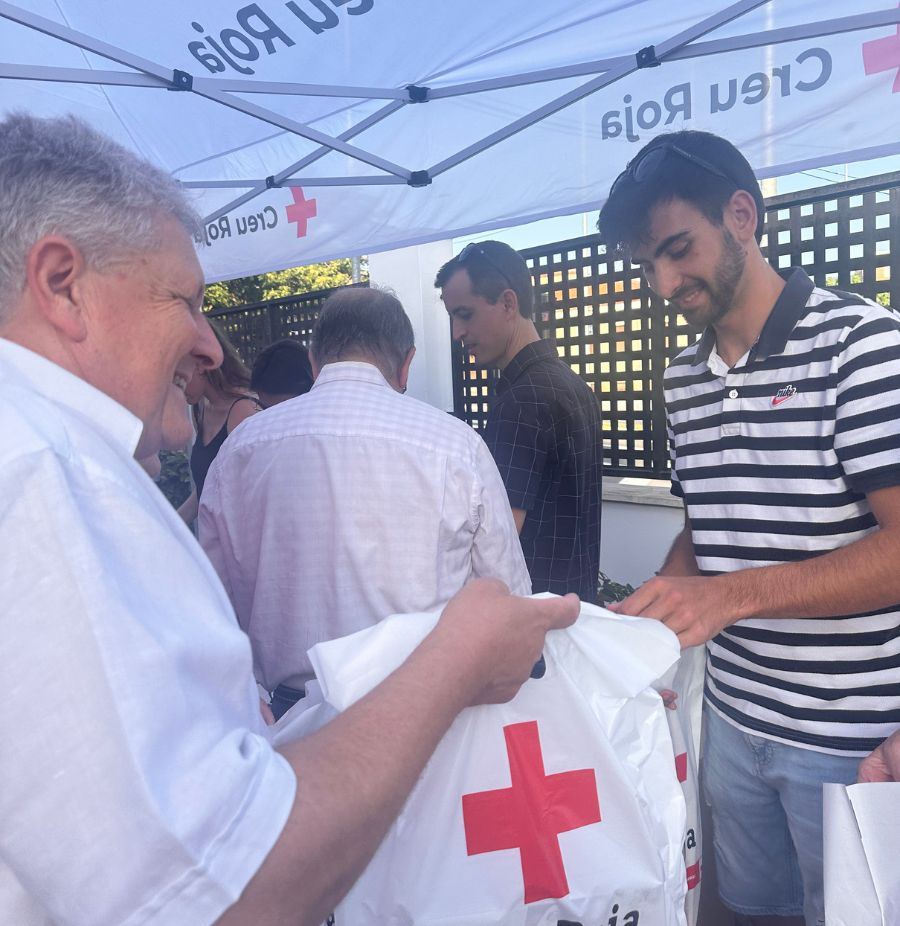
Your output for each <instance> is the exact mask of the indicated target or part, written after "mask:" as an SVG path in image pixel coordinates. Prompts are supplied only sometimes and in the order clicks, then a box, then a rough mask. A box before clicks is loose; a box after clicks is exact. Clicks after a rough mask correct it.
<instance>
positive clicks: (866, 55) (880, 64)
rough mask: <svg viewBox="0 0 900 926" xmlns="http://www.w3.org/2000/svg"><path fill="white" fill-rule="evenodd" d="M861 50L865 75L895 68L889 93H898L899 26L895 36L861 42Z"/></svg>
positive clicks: (899, 79)
mask: <svg viewBox="0 0 900 926" xmlns="http://www.w3.org/2000/svg"><path fill="white" fill-rule="evenodd" d="M898 6H900V4H898ZM862 50H863V64H864V65H865V68H866V74H880V73H881V72H882V71H892V70H893V69H894V68H897V75H896V76H895V77H894V86H893V88H892V91H891V92H892V93H900V25H898V26H897V34H896V35H889V36H887V37H885V38H883V39H873V40H872V41H871V42H863V47H862Z"/></svg>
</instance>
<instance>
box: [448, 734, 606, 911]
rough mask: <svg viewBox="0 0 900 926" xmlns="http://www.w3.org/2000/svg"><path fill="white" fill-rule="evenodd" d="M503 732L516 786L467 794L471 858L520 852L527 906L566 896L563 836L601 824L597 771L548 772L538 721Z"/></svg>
mask: <svg viewBox="0 0 900 926" xmlns="http://www.w3.org/2000/svg"><path fill="white" fill-rule="evenodd" d="M503 734H504V736H505V737H506V752H507V755H508V757H509V775H510V780H511V782H512V787H509V788H500V789H499V790H496V791H479V792H477V793H474V794H464V795H463V799H462V809H463V823H464V826H465V830H466V848H467V851H468V854H469V855H479V854H480V853H482V852H496V851H498V850H500V849H518V850H519V854H520V856H521V862H522V878H523V880H524V882H525V903H533V902H534V901H536V900H544V899H545V898H549V897H565V896H566V895H567V894H568V893H569V882H568V880H567V878H566V868H565V864H564V863H563V857H562V852H561V851H560V848H559V834H560V833H565V832H567V831H568V830H574V829H578V828H579V827H582V826H587V825H588V824H590V823H599V822H600V801H599V798H598V796H597V780H596V775H595V773H594V770H593V769H592V768H585V769H578V770H577V771H571V772H559V773H557V774H554V775H547V774H545V773H544V759H543V756H542V754H541V741H540V737H539V735H538V725H537V721H535V720H532V721H528V722H526V723H514V724H510V725H509V726H506V727H504V728H503Z"/></svg>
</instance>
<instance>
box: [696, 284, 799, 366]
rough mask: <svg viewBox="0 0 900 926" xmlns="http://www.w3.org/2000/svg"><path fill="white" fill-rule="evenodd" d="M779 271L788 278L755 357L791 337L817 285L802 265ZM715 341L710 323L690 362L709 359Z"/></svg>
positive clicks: (781, 347) (770, 352) (767, 354)
mask: <svg viewBox="0 0 900 926" xmlns="http://www.w3.org/2000/svg"><path fill="white" fill-rule="evenodd" d="M780 275H781V276H782V278H783V279H784V281H785V284H784V289H783V290H782V291H781V293H780V294H779V296H778V298H777V299H776V300H775V305H774V306H772V311H771V312H770V313H769V317H768V318H767V319H766V323H765V325H763V330H762V332H761V333H760V335H759V338H758V340H757V342H756V344H755V345H754V346H753V348H751V354H752V356H753V357H760V358H763V357H771V356H772V355H773V354H778V353H780V352H781V351H783V350H784V348H785V345H786V344H787V340H788V337H790V334H791V332H792V331H793V330H794V328H795V326H796V325H797V322H798V321H799V320H800V319H801V317H802V316H803V311H804V309H805V308H806V303H807V302H808V301H809V296H810V293H812V291H813V289H814V288H815V283H813V281H812V280H811V279H810V278H809V276H807V274H806V272H805V271H804V270H802V269H801V268H800V267H791V268H790V269H789V270H787V271H786V272H785V273H782V274H780ZM715 343H716V332H715V330H714V329H713V327H712V326H710V327H709V328H707V329H706V330H705V331H704V332H703V334H702V335H701V336H700V340H699V341H698V342H697V350H696V353H695V354H694V360H693V363H692V364H691V365H692V366H698V365H699V364H701V363H708V362H709V356H710V353H711V352H712V349H713V347H714V345H715Z"/></svg>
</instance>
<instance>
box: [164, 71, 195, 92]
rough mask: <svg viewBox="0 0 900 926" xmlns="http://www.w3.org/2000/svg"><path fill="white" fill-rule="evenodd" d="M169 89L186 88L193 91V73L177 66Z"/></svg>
mask: <svg viewBox="0 0 900 926" xmlns="http://www.w3.org/2000/svg"><path fill="white" fill-rule="evenodd" d="M168 89H169V90H185V91H191V90H193V89H194V77H193V75H192V74H188V72H187V71H179V70H178V68H175V70H174V71H172V79H171V81H169V88H168Z"/></svg>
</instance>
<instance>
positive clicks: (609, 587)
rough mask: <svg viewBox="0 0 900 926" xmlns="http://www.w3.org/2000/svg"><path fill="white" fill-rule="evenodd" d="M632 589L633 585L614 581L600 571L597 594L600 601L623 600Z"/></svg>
mask: <svg viewBox="0 0 900 926" xmlns="http://www.w3.org/2000/svg"><path fill="white" fill-rule="evenodd" d="M633 591H634V586H633V585H628V584H627V583H626V584H624V585H623V584H622V583H621V582H614V581H613V580H612V579H611V578H610V577H609V576H608V575H607V574H606V573H605V572H601V573H600V588H599V590H598V592H597V594H598V597H599V599H600V601H601V602H603V603H609V602H610V601H623V600H624V599H625V598H627V597H628V596H629V595H630V594H631V593H632V592H633Z"/></svg>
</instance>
